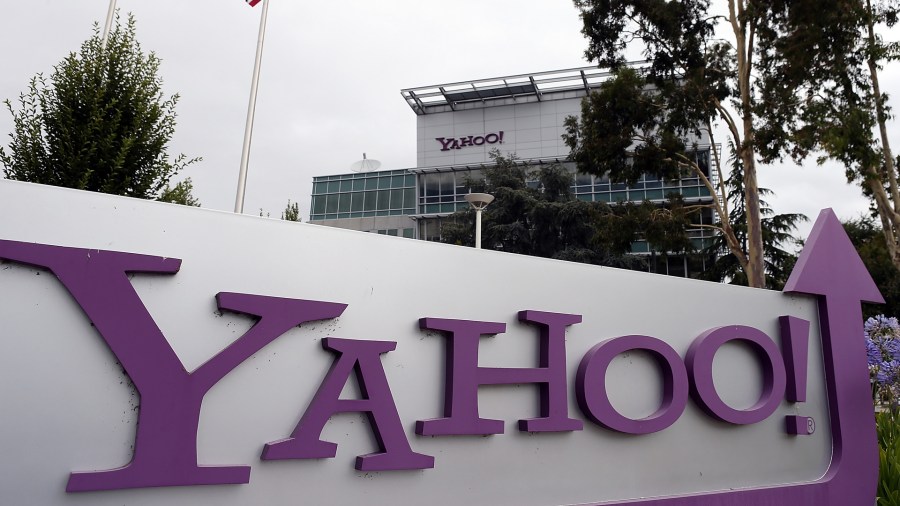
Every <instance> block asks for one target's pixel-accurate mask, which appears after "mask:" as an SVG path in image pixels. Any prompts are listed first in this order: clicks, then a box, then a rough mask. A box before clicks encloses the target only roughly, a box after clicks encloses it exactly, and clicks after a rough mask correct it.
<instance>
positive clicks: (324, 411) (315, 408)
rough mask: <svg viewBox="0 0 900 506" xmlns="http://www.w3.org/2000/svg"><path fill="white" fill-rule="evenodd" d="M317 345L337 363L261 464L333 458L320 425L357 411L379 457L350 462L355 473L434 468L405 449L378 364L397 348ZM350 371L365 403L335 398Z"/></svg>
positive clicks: (334, 342) (387, 344) (330, 340)
mask: <svg viewBox="0 0 900 506" xmlns="http://www.w3.org/2000/svg"><path fill="white" fill-rule="evenodd" d="M322 346H323V347H324V348H325V349H326V350H331V351H333V352H335V353H337V355H338V356H337V358H336V359H335V361H334V363H333V364H332V365H331V369H330V370H329V371H328V374H327V375H326V376H325V379H324V380H323V381H322V385H321V386H319V390H318V391H317V392H316V395H315V396H314V397H313V400H312V402H310V403H309V407H308V408H307V409H306V413H304V414H303V417H302V418H301V419H300V422H299V423H298V424H297V428H295V429H294V432H293V433H292V434H291V437H290V438H288V439H282V440H281V441H273V442H271V443H268V444H266V446H265V448H264V449H263V454H262V458H263V460H282V459H323V458H324V459H330V458H333V457H334V456H335V455H336V454H337V444H335V443H330V442H327V441H322V440H321V439H320V437H321V435H322V429H324V428H325V423H326V422H328V419H329V418H331V415H333V414H335V413H348V412H361V413H366V414H367V415H368V417H369V425H370V426H371V427H372V431H373V432H374V433H375V439H376V440H377V441H378V447H379V449H380V452H376V453H370V454H368V455H360V456H358V457H356V469H358V470H360V471H397V470H404V469H430V468H432V467H434V457H431V456H429V455H423V454H421V453H415V452H413V451H412V449H411V448H410V447H409V440H408V439H406V435H405V434H404V432H403V424H402V423H401V421H400V415H399V414H398V413H397V406H396V404H394V397H393V395H392V394H391V388H390V386H389V385H388V381H387V376H385V374H384V367H382V365H381V358H380V357H379V355H381V354H382V353H387V352H389V351H391V350H393V349H394V348H396V347H397V343H395V342H392V341H357V340H354V339H339V338H336V337H327V338H325V339H323V340H322ZM354 370H355V371H356V379H357V381H358V382H359V387H360V390H361V391H362V394H363V397H365V398H364V399H341V398H340V395H341V391H342V390H343V389H344V385H345V384H346V383H347V380H348V379H349V378H350V374H351V373H352V372H353V371H354Z"/></svg>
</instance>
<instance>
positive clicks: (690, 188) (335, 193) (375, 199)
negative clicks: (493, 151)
mask: <svg viewBox="0 0 900 506" xmlns="http://www.w3.org/2000/svg"><path fill="white" fill-rule="evenodd" d="M695 156H696V157H697V158H696V160H697V163H698V165H699V166H700V167H701V168H702V169H703V171H704V173H705V175H707V176H709V164H710V153H709V151H708V150H701V151H698V152H697V153H696V155H695ZM563 166H564V167H566V168H567V169H568V170H569V171H571V172H572V173H573V174H574V176H575V177H574V183H573V185H572V193H573V194H574V196H575V198H577V199H579V200H583V201H587V202H605V203H610V204H615V203H618V202H628V201H631V202H642V201H645V200H648V201H651V202H656V203H660V204H662V203H663V202H664V201H665V200H666V197H667V195H669V194H670V193H677V194H680V195H681V196H682V197H684V198H685V199H686V200H705V201H709V200H711V199H712V197H711V196H710V193H709V190H708V189H707V188H706V186H705V185H704V184H703V182H702V181H701V180H700V178H699V177H685V178H682V179H679V180H666V179H659V178H656V177H654V176H650V175H648V174H645V175H643V176H641V178H640V179H639V180H638V181H637V182H635V183H634V184H631V185H626V184H621V183H612V182H611V181H610V180H609V178H608V177H599V176H593V175H590V174H575V165H574V163H563ZM483 177H484V176H483V174H482V172H481V170H479V169H468V168H460V169H456V170H454V169H451V168H447V169H438V170H423V171H418V170H415V169H413V170H405V169H404V170H392V171H380V172H364V173H354V174H341V175H336V176H322V177H316V178H314V179H313V194H312V206H311V207H312V208H311V210H310V221H321V220H335V219H344V218H364V217H375V216H409V217H413V218H414V219H416V222H417V224H416V228H407V227H403V228H391V227H395V226H396V225H388V226H384V225H380V226H379V225H376V227H377V228H376V229H374V230H370V231H371V232H376V233H379V234H386V235H396V236H402V237H415V238H418V239H424V240H429V241H439V240H440V238H441V226H442V223H443V221H444V220H445V219H446V217H447V216H449V215H450V214H452V213H454V212H456V211H462V210H465V209H467V208H468V207H469V204H468V202H466V200H465V196H466V195H467V194H468V193H469V185H470V183H471V182H473V181H478V180H480V179H482V178H483ZM537 184H538V183H537V181H532V182H530V183H529V185H532V186H533V187H536V186H537ZM696 221H697V223H698V224H699V223H702V224H706V225H709V224H713V223H714V217H713V215H712V212H711V211H709V210H704V211H703V213H702V214H700V216H699V217H697V218H696ZM688 233H689V234H690V237H691V240H692V241H693V242H694V246H695V248H697V249H698V250H701V249H703V248H705V247H706V246H708V245H709V243H710V239H711V238H712V237H713V235H714V233H715V232H714V231H712V230H711V229H707V228H696V229H693V230H690V231H689V232H688ZM632 252H633V253H637V254H652V253H653V252H652V251H650V248H649V245H648V244H647V242H646V241H642V240H639V241H636V242H635V243H634V244H633V245H632ZM667 261H670V262H671V261H672V260H671V259H669V260H667ZM676 262H677V261H676ZM658 267H660V270H662V271H678V270H679V269H678V267H668V266H667V267H666V269H661V266H658ZM685 269H686V270H690V269H688V266H685Z"/></svg>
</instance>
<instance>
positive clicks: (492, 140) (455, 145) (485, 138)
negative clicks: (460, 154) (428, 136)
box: [434, 130, 503, 151]
mask: <svg viewBox="0 0 900 506" xmlns="http://www.w3.org/2000/svg"><path fill="white" fill-rule="evenodd" d="M434 140H436V141H438V142H439V143H441V151H450V150H451V149H462V148H465V147H469V146H484V145H485V144H503V131H502V130H501V131H499V132H496V133H489V134H485V135H467V136H464V137H456V138H454V137H436V138H435V139H434Z"/></svg>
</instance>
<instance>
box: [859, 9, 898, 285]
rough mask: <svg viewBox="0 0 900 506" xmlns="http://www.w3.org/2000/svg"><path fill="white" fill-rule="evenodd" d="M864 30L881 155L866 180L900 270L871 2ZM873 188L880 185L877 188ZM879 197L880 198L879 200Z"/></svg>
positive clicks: (894, 192)
mask: <svg viewBox="0 0 900 506" xmlns="http://www.w3.org/2000/svg"><path fill="white" fill-rule="evenodd" d="M866 14H867V17H866V28H867V31H868V48H867V49H868V56H867V63H868V65H869V76H870V79H871V81H872V96H873V99H874V101H875V118H876V120H877V121H878V132H879V134H880V136H881V153H882V159H883V161H884V170H883V171H881V172H879V171H877V170H875V174H876V177H874V178H872V179H870V180H869V185H870V186H869V187H870V188H871V189H872V192H873V194H874V195H875V203H876V209H877V210H878V215H879V217H880V218H881V227H882V232H883V233H884V240H885V243H886V244H887V248H888V251H889V252H890V254H891V261H892V262H893V264H894V267H896V268H897V269H900V245H898V243H897V234H896V230H898V229H900V214H898V213H897V205H898V204H900V186H898V183H897V168H896V166H895V165H894V155H893V153H892V152H891V143H890V140H889V139H888V134H887V114H886V113H885V110H884V103H883V97H882V95H881V86H880V84H879V82H878V61H877V59H876V58H875V49H876V44H877V43H878V41H877V39H876V38H875V17H874V15H873V12H872V2H871V0H866ZM882 175H884V176H886V177H887V183H888V189H889V193H888V194H887V195H885V193H887V192H884V189H883V188H884V183H885V181H884V179H883V177H878V176H882ZM875 185H880V186H879V187H878V188H876V187H875ZM879 197H881V199H879Z"/></svg>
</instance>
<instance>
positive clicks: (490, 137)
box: [484, 134, 500, 144]
mask: <svg viewBox="0 0 900 506" xmlns="http://www.w3.org/2000/svg"><path fill="white" fill-rule="evenodd" d="M484 141H485V142H487V143H488V144H497V143H498V142H499V141H500V136H499V135H497V134H487V135H485V136H484Z"/></svg>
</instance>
